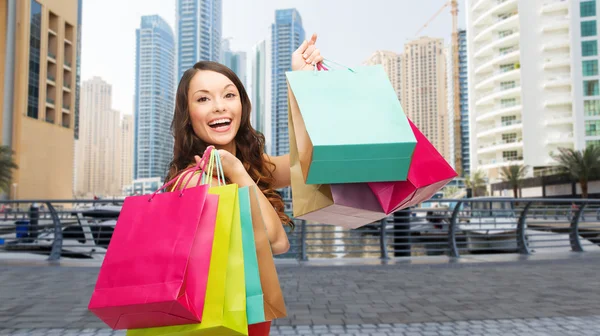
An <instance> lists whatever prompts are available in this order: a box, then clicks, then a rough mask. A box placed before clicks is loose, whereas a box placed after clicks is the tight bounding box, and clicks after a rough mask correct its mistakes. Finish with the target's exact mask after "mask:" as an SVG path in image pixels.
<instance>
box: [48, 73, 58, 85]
mask: <svg viewBox="0 0 600 336" xmlns="http://www.w3.org/2000/svg"><path fill="white" fill-rule="evenodd" d="M46 83H48V84H50V85H56V78H54V76H52V75H48V76H47V77H46Z"/></svg>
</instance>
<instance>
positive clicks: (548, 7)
mask: <svg viewBox="0 0 600 336" xmlns="http://www.w3.org/2000/svg"><path fill="white" fill-rule="evenodd" d="M568 9H569V4H568V1H560V2H550V3H547V4H545V5H543V6H542V14H548V13H553V12H558V11H562V10H568Z"/></svg>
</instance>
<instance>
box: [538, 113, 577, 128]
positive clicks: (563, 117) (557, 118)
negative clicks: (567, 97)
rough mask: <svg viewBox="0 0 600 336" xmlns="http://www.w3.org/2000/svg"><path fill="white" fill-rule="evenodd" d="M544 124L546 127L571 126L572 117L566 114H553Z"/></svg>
mask: <svg viewBox="0 0 600 336" xmlns="http://www.w3.org/2000/svg"><path fill="white" fill-rule="evenodd" d="M544 123H545V124H546V126H551V125H562V124H572V123H573V115H572V114H571V113H568V112H567V113H557V114H553V115H550V116H548V117H547V119H546V121H545V122H544Z"/></svg>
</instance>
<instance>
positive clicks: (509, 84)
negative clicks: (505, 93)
mask: <svg viewBox="0 0 600 336" xmlns="http://www.w3.org/2000/svg"><path fill="white" fill-rule="evenodd" d="M515 86H516V84H515V81H510V82H500V88H501V89H502V90H508V89H512V88H514V87H515Z"/></svg>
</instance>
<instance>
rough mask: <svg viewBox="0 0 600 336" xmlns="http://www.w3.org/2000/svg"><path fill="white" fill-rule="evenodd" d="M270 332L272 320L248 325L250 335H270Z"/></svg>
mask: <svg viewBox="0 0 600 336" xmlns="http://www.w3.org/2000/svg"><path fill="white" fill-rule="evenodd" d="M269 332H271V321H267V322H262V323H257V324H251V325H249V326H248V336H269Z"/></svg>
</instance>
